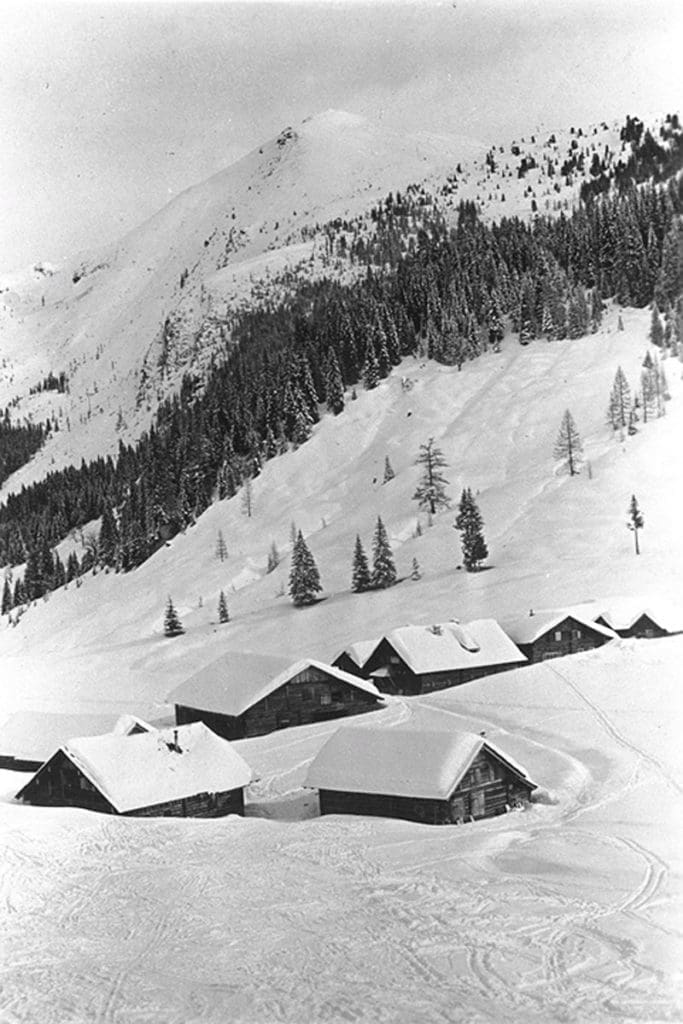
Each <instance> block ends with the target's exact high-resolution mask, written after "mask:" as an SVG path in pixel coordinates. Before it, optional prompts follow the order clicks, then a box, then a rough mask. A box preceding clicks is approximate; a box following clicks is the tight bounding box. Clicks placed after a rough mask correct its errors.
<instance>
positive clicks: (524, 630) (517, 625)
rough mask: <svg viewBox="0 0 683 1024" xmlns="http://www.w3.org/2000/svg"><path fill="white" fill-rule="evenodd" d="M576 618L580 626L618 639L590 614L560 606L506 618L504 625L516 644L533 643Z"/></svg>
mask: <svg viewBox="0 0 683 1024" xmlns="http://www.w3.org/2000/svg"><path fill="white" fill-rule="evenodd" d="M570 617H571V618H572V619H574V621H575V622H578V624H579V625H580V626H585V628H586V629H592V630H594V631H595V632H596V633H600V634H601V635H602V636H604V637H606V638H607V639H608V640H614V639H618V637H617V634H616V633H615V632H614V630H612V629H609V628H608V627H607V626H601V625H599V624H598V623H597V622H595V621H593V619H591V618H590V617H589V616H588V615H585V614H582V613H580V612H576V611H574V610H568V609H567V608H560V609H559V611H557V610H556V611H547V612H534V614H533V615H525V616H520V617H519V618H516V619H504V620H503V622H502V627H503V629H504V630H505V632H506V633H507V635H508V636H509V637H510V639H511V640H514V642H515V643H516V644H533V643H534V642H535V641H536V640H538V638H539V637H541V636H544V635H545V634H546V633H548V632H549V631H550V630H552V629H555V627H556V626H559V625H560V623H561V622H564V620H565V619H567V618H570Z"/></svg>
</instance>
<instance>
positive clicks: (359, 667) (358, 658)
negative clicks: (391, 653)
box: [332, 640, 378, 679]
mask: <svg viewBox="0 0 683 1024" xmlns="http://www.w3.org/2000/svg"><path fill="white" fill-rule="evenodd" d="M377 643H378V641H377V640H359V641H358V643H355V644H349V646H348V647H345V648H344V650H343V651H340V652H339V654H338V655H337V656H336V658H334V660H333V661H332V665H333V667H334V668H340V669H341V670H342V672H348V673H349V674H350V675H352V676H358V677H359V678H360V679H365V678H367V677H366V676H365V675H364V674H363V665H364V664H365V662H366V661H367V660H368V657H369V656H370V655H371V654H372V652H373V651H374V649H375V647H376V646H377Z"/></svg>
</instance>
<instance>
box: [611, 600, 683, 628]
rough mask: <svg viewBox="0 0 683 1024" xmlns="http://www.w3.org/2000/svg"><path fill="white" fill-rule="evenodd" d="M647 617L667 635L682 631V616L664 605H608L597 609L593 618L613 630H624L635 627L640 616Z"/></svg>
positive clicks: (628, 603) (621, 603)
mask: <svg viewBox="0 0 683 1024" xmlns="http://www.w3.org/2000/svg"><path fill="white" fill-rule="evenodd" d="M643 615H647V617H648V619H650V620H651V621H652V622H654V624H655V625H656V626H659V627H660V629H664V630H666V631H667V632H668V633H678V632H680V631H682V630H683V615H682V614H681V612H680V611H677V609H675V608H673V607H667V606H666V605H665V604H664V603H661V604H660V603H658V604H649V605H642V604H641V605H639V604H637V603H635V602H633V601H629V600H625V601H624V602H620V603H616V604H610V605H609V607H607V608H605V607H602V608H599V609H596V611H595V618H596V619H597V618H601V619H603V620H604V621H605V622H606V623H607V625H608V626H610V627H611V628H612V629H614V630H620V629H623V630H626V629H630V628H631V626H633V625H635V623H636V622H637V621H638V619H639V618H641V616H643Z"/></svg>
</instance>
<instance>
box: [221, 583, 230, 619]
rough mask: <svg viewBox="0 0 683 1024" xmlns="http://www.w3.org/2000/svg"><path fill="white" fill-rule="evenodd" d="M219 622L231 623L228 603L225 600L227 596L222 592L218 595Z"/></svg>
mask: <svg viewBox="0 0 683 1024" xmlns="http://www.w3.org/2000/svg"><path fill="white" fill-rule="evenodd" d="M218 621H219V622H230V614H229V612H228V602H227V601H226V599H225V594H224V593H223V591H222V590H221V592H220V594H219V595H218Z"/></svg>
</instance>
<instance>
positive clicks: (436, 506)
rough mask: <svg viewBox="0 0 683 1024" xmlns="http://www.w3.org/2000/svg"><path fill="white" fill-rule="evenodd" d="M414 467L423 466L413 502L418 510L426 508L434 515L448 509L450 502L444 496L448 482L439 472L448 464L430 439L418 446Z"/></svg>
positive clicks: (432, 439) (445, 495)
mask: <svg viewBox="0 0 683 1024" xmlns="http://www.w3.org/2000/svg"><path fill="white" fill-rule="evenodd" d="M415 465H416V466H424V469H423V472H422V478H421V480H420V483H419V484H418V486H417V488H416V490H415V494H414V495H413V500H414V501H417V503H418V505H419V507H420V508H426V509H428V510H429V512H431V514H432V515H434V514H435V513H436V512H437V511H440V510H441V509H444V508H450V504H451V503H450V500H449V498H448V496H447V494H446V484H447V483H448V480H446V478H445V477H444V475H443V473H442V472H441V470H442V469H444V468H445V467H446V466H447V465H448V463H447V462H446V460H445V459H444V456H443V452H442V451H441V449H440V448H438V447H437V446H436V444H435V443H434V438H433V437H430V438H429V440H428V441H427V444H421V445H420V454H419V455H418V457H417V459H416V460H415Z"/></svg>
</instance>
